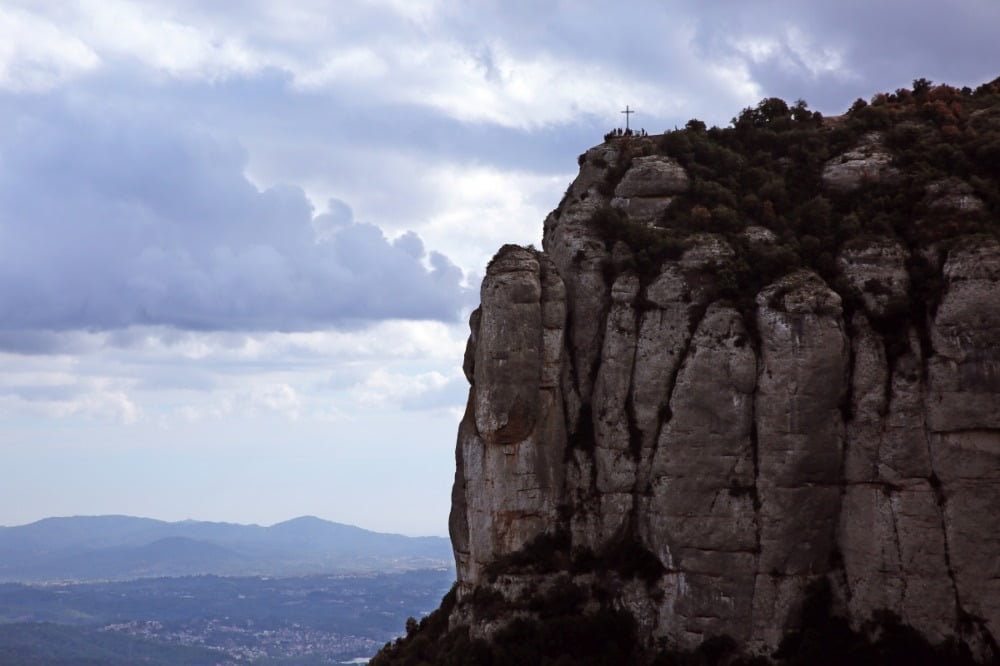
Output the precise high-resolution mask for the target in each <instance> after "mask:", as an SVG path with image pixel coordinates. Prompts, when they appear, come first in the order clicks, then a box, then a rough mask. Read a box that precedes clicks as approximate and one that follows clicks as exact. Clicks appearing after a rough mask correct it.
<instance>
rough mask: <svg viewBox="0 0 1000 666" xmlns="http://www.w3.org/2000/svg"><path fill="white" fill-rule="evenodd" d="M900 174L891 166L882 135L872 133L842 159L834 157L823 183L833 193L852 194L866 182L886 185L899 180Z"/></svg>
mask: <svg viewBox="0 0 1000 666" xmlns="http://www.w3.org/2000/svg"><path fill="white" fill-rule="evenodd" d="M898 175H899V170H898V169H896V168H895V167H894V166H893V165H892V156H891V155H890V154H889V153H888V152H886V150H885V147H884V145H883V139H882V135H881V134H879V133H878V132H872V133H870V134H867V135H865V136H864V137H863V138H862V140H861V142H860V143H859V144H858V145H857V146H855V147H854V148H853V149H852V150H849V151H847V152H846V153H844V154H843V155H839V156H837V157H834V158H833V159H831V160H830V161H829V162H827V164H826V167H825V168H824V169H823V183H824V184H825V185H826V186H827V187H828V188H830V189H831V190H836V191H841V192H844V191H851V190H856V189H858V188H859V187H861V186H862V185H863V184H864V183H866V182H872V181H886V180H891V179H894V178H896V177H897V176H898Z"/></svg>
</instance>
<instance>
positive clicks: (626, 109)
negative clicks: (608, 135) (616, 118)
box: [621, 104, 635, 130]
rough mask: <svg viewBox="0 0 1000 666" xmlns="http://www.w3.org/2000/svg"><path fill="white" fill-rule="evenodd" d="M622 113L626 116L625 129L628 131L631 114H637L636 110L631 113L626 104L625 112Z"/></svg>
mask: <svg viewBox="0 0 1000 666" xmlns="http://www.w3.org/2000/svg"><path fill="white" fill-rule="evenodd" d="M621 113H624V114H625V129H626V130H628V117H629V115H630V114H633V113H635V109H632V110H631V111H630V110H629V108H628V104H626V105H625V110H624V111H622V112H621Z"/></svg>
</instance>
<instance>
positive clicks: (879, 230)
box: [450, 80, 1000, 662]
mask: <svg viewBox="0 0 1000 666" xmlns="http://www.w3.org/2000/svg"><path fill="white" fill-rule="evenodd" d="M956 94H957V93H956ZM996 94H997V95H998V96H1000V80H998V82H997V90H996ZM772 107H774V108H779V107H777V106H775V105H772ZM772 107H768V108H772ZM935 108H936V107H935ZM997 109H998V114H1000V106H997ZM779 110H780V108H779ZM748 113H749V112H748ZM789 113H793V112H789ZM794 113H798V114H799V116H798V117H799V118H800V119H799V120H796V121H795V122H802V123H808V122H812V121H811V120H810V118H811V116H810V115H808V114H803V113H802V112H801V109H799V110H798V111H796V112H794ZM748 117H751V118H752V119H755V120H754V122H757V121H758V120H760V117H758V116H754V115H753V114H750V116H748ZM789 117H792V116H789ZM973 117H975V116H973ZM780 120H781V121H782V122H785V121H788V118H781V119H780ZM760 122H770V121H769V120H768V119H767V118H764V120H760ZM788 122H791V121H788ZM846 122H847V121H846V120H844V119H841V120H840V122H839V124H838V125H837V127H840V128H843V127H844V126H845V123H846ZM914 122H916V121H914ZM976 122H978V123H980V125H979V126H980V127H986V125H983V122H985V121H984V120H983V119H982V117H979V118H978V120H977V121H976ZM741 127H742V129H741V128H740V127H737V128H735V129H734V130H733V131H734V132H747V131H750V130H748V129H747V128H746V127H745V126H741ZM817 127H819V128H820V129H818V130H817V131H819V132H822V131H841V130H836V128H835V130H830V129H829V128H826V127H823V126H822V124H819V125H817ZM913 127H916V125H914V126H913ZM913 127H909V128H904V129H905V131H907V132H911V133H912V132H913V131H915V130H914V129H913ZM921 127H922V126H921ZM998 127H1000V124H998ZM932 129H933V131H934V132H937V131H938V130H937V129H936V128H932ZM920 131H924V130H920ZM942 132H943V130H942ZM709 134H710V133H706V131H705V130H704V129H703V128H702V129H698V128H697V127H694V128H693V129H690V130H689V132H688V134H686V135H683V136H679V137H678V136H670V135H664V137H661V138H655V137H650V138H647V137H641V138H639V139H635V140H633V141H632V142H631V143H629V142H627V141H626V140H625V139H618V138H612V139H609V140H608V141H606V142H605V143H604V144H601V145H600V146H597V147H595V148H592V149H590V150H589V151H587V152H586V153H585V154H584V155H582V156H581V159H580V167H581V168H580V174H579V176H578V177H577V179H576V180H575V181H574V182H573V183H572V185H571V186H570V188H569V189H568V190H567V193H566V196H565V197H564V199H563V201H562V202H561V203H560V204H559V207H558V208H557V209H556V210H555V211H553V212H552V213H551V214H550V215H549V216H548V217H547V218H546V220H545V223H544V236H543V248H544V250H542V251H539V250H536V249H534V248H522V247H517V246H510V245H508V246H504V247H503V248H501V250H500V251H499V252H498V253H497V255H496V256H495V257H494V259H493V261H492V262H491V263H490V265H489V267H488V269H487V271H486V277H485V278H484V280H483V285H482V292H481V301H482V304H481V306H480V308H479V309H478V310H477V311H476V312H475V313H473V315H472V317H471V319H470V328H471V332H470V337H469V345H468V350H467V353H466V357H465V364H464V368H465V373H466V376H467V378H468V379H469V382H470V385H471V387H470V392H469V401H468V407H467V411H466V414H465V417H464V418H463V420H462V423H461V425H460V428H459V435H458V444H457V450H456V460H457V470H456V476H455V485H454V489H453V506H452V513H451V521H450V528H451V535H452V540H453V544H454V548H455V555H456V561H457V565H458V588H457V602H456V605H455V607H454V610H452V611H450V612H451V614H450V626H451V627H452V629H462V628H463V627H468V634H467V636H472V637H489V636H491V635H493V634H494V633H495V632H497V631H499V630H500V629H501V628H502V627H503V626H504V625H505V623H509V622H510V621H512V620H513V619H515V618H521V619H523V618H525V617H538V616H539V614H540V612H541V611H540V610H539V609H540V608H544V605H545V603H547V602H546V601H544V600H545V599H549V598H550V595H552V594H555V593H556V592H558V591H559V590H563V591H564V592H565V590H566V589H572V590H575V591H577V592H580V591H581V590H582V591H586V594H584V596H583V598H582V599H577V601H578V602H579V608H581V609H582V610H581V612H584V613H590V612H594V610H595V609H596V608H605V607H611V608H615V609H620V610H622V611H624V612H627V613H629V614H630V615H631V616H632V617H633V618H634V620H635V623H636V626H637V628H638V635H639V639H640V640H641V641H642V642H643V643H644V644H645V645H647V646H663V645H666V646H669V647H670V648H671V649H678V650H689V649H694V648H696V647H697V646H698V645H699V644H701V643H702V642H703V641H705V640H706V639H709V638H713V637H721V636H726V637H728V638H727V639H726V640H731V641H732V644H733V645H735V646H736V647H737V649H738V650H739V651H740V652H741V653H743V654H745V655H764V656H770V655H773V654H774V651H775V649H776V648H777V647H778V646H779V644H780V643H781V642H782V639H783V638H784V637H785V636H787V635H788V632H790V631H794V630H795V629H796V627H797V626H799V622H800V621H801V618H802V608H803V606H804V604H806V603H807V601H808V599H809V596H810V594H813V592H812V591H813V590H815V589H816V586H817V584H819V583H822V584H823V585H825V586H826V588H825V589H828V590H829V591H830V594H831V597H830V604H831V608H830V612H832V613H834V614H836V615H838V616H840V617H843V618H846V620H847V622H848V623H849V625H850V627H852V628H853V629H855V630H858V631H863V630H865V629H864V628H865V627H871V626H874V625H873V624H872V622H876V621H884V620H885V618H887V617H888V618H897V619H898V622H900V623H902V624H903V625H907V626H909V627H911V628H913V629H914V630H916V632H918V634H919V635H920V636H923V637H924V638H925V639H926V640H927V641H928V642H929V643H931V644H933V645H945V644H952V645H959V646H963V647H962V649H963V650H968V654H970V655H971V656H972V658H973V659H975V660H977V661H981V662H985V661H989V660H991V659H996V658H1000V650H998V647H997V641H998V639H1000V531H998V530H997V529H996V515H997V512H998V510H1000V242H998V240H997V234H996V233H995V226H996V220H995V219H993V218H990V217H989V216H990V215H995V214H996V212H997V210H996V208H997V203H996V202H997V200H1000V199H998V198H997V197H994V198H993V199H992V200H991V199H990V196H989V188H990V187H992V186H990V185H989V184H988V183H987V181H986V180H985V178H986V175H988V174H989V173H994V174H995V166H989V165H987V166H985V167H983V168H982V169H980V170H979V171H977V172H975V173H978V174H979V175H978V176H976V175H975V174H973V176H974V177H969V178H968V180H967V181H966V180H962V179H958V178H953V177H944V178H942V177H940V175H937V174H931V175H925V176H919V177H918V176H906V177H907V178H909V180H908V181H907V182H908V183H912V187H913V190H911V191H916V192H918V195H917V196H916V197H903V196H897V195H896V194H894V193H893V191H892V190H891V188H892V187H895V186H897V185H898V183H899V182H902V178H903V176H904V175H905V174H903V173H902V172H901V171H900V170H899V169H898V168H897V166H896V165H895V163H894V159H895V158H894V157H893V156H892V155H891V154H890V150H889V148H887V147H886V146H887V144H886V143H885V137H884V136H883V135H882V134H880V133H872V132H868V133H865V134H861V133H860V132H859V134H858V135H857V136H860V140H858V138H857V136H855V138H854V139H852V140H853V141H855V143H854V144H853V145H856V148H854V149H852V150H850V151H848V152H847V153H842V154H840V156H839V157H836V158H834V159H833V160H827V155H829V154H831V153H829V152H828V153H823V157H822V158H821V159H819V160H815V161H814V162H809V161H808V158H804V161H801V162H799V163H796V162H794V160H793V159H792V158H791V157H781V158H780V159H777V158H776V159H775V160H774V161H773V163H772V164H771V165H770V166H769V167H768V168H770V169H771V171H770V172H769V173H770V174H771V175H768V176H767V177H764V176H761V175H760V171H759V170H758V172H756V173H750V174H749V175H747V178H748V179H749V180H748V181H747V182H751V183H756V185H751V187H759V190H760V193H759V196H758V193H757V192H756V191H752V192H751V193H750V194H747V195H742V198H739V197H736V196H731V195H727V194H726V193H725V192H724V191H722V190H723V189H724V188H722V186H720V185H719V184H718V183H719V182H727V183H732V182H736V176H733V177H732V178H730V176H731V175H732V174H731V173H730V172H727V171H725V169H726V168H730V167H726V166H725V165H727V164H728V165H730V166H732V165H735V167H732V168H743V166H745V162H742V161H740V159H737V158H734V157H733V156H732V155H733V154H734V153H733V152H732V151H731V150H730V149H729V148H725V146H727V145H733V144H725V141H724V139H725V137H724V136H723V135H722V133H721V132H718V133H716V134H715V135H714V136H715V137H716V139H717V140H718V143H717V144H715V145H709V144H708V143H704V142H707V141H710V140H714V139H712V137H711V136H709ZM739 136H740V138H739V141H746V140H747V139H746V135H745V134H743V135H739ZM934 136H938V135H934ZM941 136H945V137H950V136H954V132H952V131H950V130H949V132H947V133H942V134H941ZM969 136H972V135H971V134H970V135H969ZM719 137H721V138H719ZM764 140H766V141H768V142H771V143H765V144H763V145H765V146H769V147H770V146H773V140H774V139H773V133H772V134H771V135H767V136H766V137H765V139H762V141H764ZM699 141H701V142H703V143H702V144H698V142H699ZM696 145H701V148H700V149H699V150H701V153H698V152H697V151H696V150H695V149H694V148H692V146H696ZM841 145H843V144H841ZM969 145H970V146H971V147H970V148H969V152H968V153H967V154H969V155H975V154H979V152H982V151H981V150H980V149H979V148H978V147H977V146H975V145H973V144H969ZM998 145H1000V144H998ZM720 146H722V147H721V148H720ZM769 149H770V148H769ZM671 150H676V151H679V154H687V155H688V158H687V159H689V160H693V159H695V157H691V155H695V156H696V155H697V154H702V155H708V156H709V157H708V158H706V159H710V160H714V162H712V163H703V164H702V165H701V167H700V168H701V171H700V172H699V173H701V175H700V176H698V178H696V177H695V176H694V175H692V173H687V172H686V171H685V168H684V167H683V166H682V161H680V160H678V159H675V158H674V157H672V156H669V154H670V151H671ZM727 150H729V152H728V153H727V152H726V151H727ZM684 151H688V152H687V153H685V152H684ZM712 151H715V152H712ZM976 151H979V152H976ZM939 152H940V154H941V155H948V154H950V153H948V151H947V150H942V151H939ZM760 155H761V153H759V152H758V153H757V154H756V157H755V158H754V159H757V160H759V159H760ZM949 159H951V158H949ZM715 163H718V164H722V165H723V166H721V167H719V169H720V171H717V172H716V173H718V174H721V175H719V176H718V178H717V181H716V182H706V178H707V176H705V174H706V173H709V172H710V170H711V168H712V166H711V164H715ZM796 164H798V165H799V166H796ZM803 164H805V165H806V166H808V165H809V164H814V165H815V166H814V167H812V168H814V171H813V172H812V173H811V174H805V175H803V173H801V172H796V171H795V169H799V168H805V167H803V166H802V165H803ZM977 168H978V167H977ZM990 169H993V171H992V172H991V171H990ZM983 174H986V175H983ZM743 175H746V174H743V172H739V173H738V174H737V176H740V177H742V176H743ZM699 178H700V179H701V180H700V181H699ZM776 178H785V179H786V181H785V182H787V183H792V182H794V183H797V186H799V187H813V188H815V189H814V191H813V190H804V191H800V192H799V193H798V194H797V195H796V196H798V197H799V199H798V201H799V202H800V203H799V204H796V205H798V206H799V208H798V209H796V210H795V212H794V213H793V214H788V211H789V209H790V208H791V205H790V204H789V203H788V200H789V194H788V191H787V190H786V189H783V188H782V187H778V186H776V185H775V182H776V181H775V179H776ZM920 178H924V180H922V181H921V180H920ZM977 178H978V180H976V179H977ZM727 179H728V180H727ZM769 179H770V180H769ZM969 183H974V184H975V187H973V185H970V184H969ZM984 183H987V184H986V185H984ZM880 188H881V189H880ZM697 192H700V193H702V195H704V196H707V197H715V198H714V199H712V200H711V201H710V202H708V203H707V204H706V205H705V206H701V205H700V202H699V201H698V200H697V199H696V198H694V193H697ZM720 192H722V193H721V194H720ZM984 192H986V193H987V194H986V195H983V193H984ZM827 197H828V198H827ZM837 197H840V198H837ZM879 197H880V198H879ZM893 197H895V198H893ZM875 199H877V200H878V201H910V202H911V203H912V207H911V208H909V209H907V211H906V212H905V213H903V214H895V215H893V214H892V213H893V211H888V213H887V212H886V209H884V208H883V209H873V208H872V207H871V206H872V203H871V201H872V200H875ZM678 201H681V202H684V205H685V206H687V208H686V209H685V210H683V211H679V212H678V211H676V210H675V209H674V206H676V205H677V202H678ZM879 205H882V204H879ZM782 206H784V207H785V210H784V211H782V210H780V208H781V207H782ZM851 206H853V207H854V208H851ZM990 206H992V208H990ZM737 208H738V209H739V210H738V211H737V210H736V209H737ZM696 210H697V211H698V212H697V214H695V213H694V212H692V211H696ZM854 211H859V212H858V213H855V212H854ZM873 211H874V212H873ZM991 211H992V212H991ZM781 214H785V215H786V217H784V218H782V219H781V220H779V219H778V217H777V216H778V215H781ZM743 215H746V216H751V217H750V219H742V217H741V216H743ZM671 216H673V217H671ZM865 216H867V217H865ZM880 216H881V217H880ZM862 217H864V219H861V218H862ZM967 220H971V222H968V225H969V226H968V228H969V229H970V230H971V231H970V232H966V231H965V230H964V229H965V227H963V226H962V225H963V224H966V221H967ZM864 224H868V225H870V228H868V229H865V230H864V233H861V232H859V230H858V227H859V225H864ZM609 225H611V226H609ZM613 225H618V226H617V227H615V226H613ZM671 225H673V226H671ZM837 225H841V226H839V227H837ZM984 230H985V231H986V232H988V233H981V232H983V231H984ZM977 233H978V235H976V234H977ZM824 234H825V235H824ZM838 234H839V235H838ZM821 238H823V239H826V240H820V239H821ZM789 257H792V259H789ZM796 257H797V258H798V259H796ZM567 586H568V587H567ZM547 595H548V596H547ZM484 600H486V601H484ZM484 607H485V608H486V609H487V611H488V612H487V611H483V608H484ZM880 618H881V619H880ZM893 621H896V620H895V619H894V620H893ZM462 630H463V631H464V629H462ZM949 642H950V643H949Z"/></svg>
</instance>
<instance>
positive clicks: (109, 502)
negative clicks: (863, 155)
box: [0, 0, 1000, 535]
mask: <svg viewBox="0 0 1000 666" xmlns="http://www.w3.org/2000/svg"><path fill="white" fill-rule="evenodd" d="M998 31H1000V3H998V2H997V1H996V0H952V1H951V2H948V3H945V2H941V1H939V0H907V1H906V2H903V1H901V0H886V1H883V2H879V1H874V2H873V1H872V0H866V1H865V2H860V1H858V0H841V1H840V2H837V3H819V2H803V1H801V0H796V1H795V2H789V1H785V0H770V1H768V0H764V1H761V2H754V3H749V2H735V1H729V0H718V1H713V2H706V1H705V0H698V1H695V0H691V1H688V0H683V1H673V2H672V1H670V0H658V1H648V2H647V1H642V0H639V1H633V2H631V3H628V4H627V5H622V6H621V8H620V9H612V8H611V6H610V5H609V3H606V2H600V3H599V2H591V1H589V0H577V1H574V2H568V1H564V0H552V1H549V2H545V1H542V0H534V1H531V2H527V1H524V0H506V1H504V2H499V1H495V2H494V1H488V0H449V1H444V0H352V1H351V2H348V1H346V0H326V1H321V0H281V1H280V2H279V1H277V0H207V1H206V0H149V1H148V2H144V1H141V0H3V2H2V3H0V114H2V115H0V118H2V119H3V120H2V122H0V364H2V365H0V368H2V370H0V525H16V524H22V523H26V522H30V521H33V520H37V519H39V518H42V517H45V516H50V515H73V514H102V513H125V514H131V515H142V516H149V517H154V518H161V519H166V520H181V519H185V518H194V519H204V520H223V521H233V522H246V523H250V522H253V523H260V524H271V523H274V522H277V521H281V520H285V519H288V518H291V517H294V516H298V515H303V514H312V515H317V516H320V517H323V518H327V519H330V520H336V521H340V522H348V523H353V524H357V525H361V526H363V527H367V528H370V529H377V530H384V531H395V532H402V533H406V534H442V535H443V534H446V532H447V513H448V504H449V493H450V487H451V479H452V475H453V473H454V461H453V450H454V440H455V430H456V425H457V423H458V419H459V417H460V414H461V410H462V407H463V404H464V400H465V395H466V392H467V385H466V383H465V380H464V378H463V377H462V374H461V370H460V364H461V358H462V352H463V350H464V345H465V337H466V335H467V332H468V329H467V324H466V321H467V317H468V313H469V311H470V310H471V309H472V308H473V307H475V304H476V303H477V301H478V283H479V279H480V277H481V276H482V273H483V270H484V266H485V263H486V261H487V260H488V259H489V257H490V256H492V254H493V253H494V252H495V251H496V249H497V248H498V247H499V246H500V245H501V244H503V243H505V242H516V243H522V244H527V243H535V244H538V243H539V242H540V237H541V225H542V219H543V218H544V216H545V214H546V213H547V212H548V211H549V210H551V209H552V208H554V207H555V205H556V204H557V203H558V200H559V197H560V196H561V194H562V192H563V191H564V190H565V188H566V186H567V185H568V183H569V181H570V180H571V178H572V177H573V176H574V174H575V170H576V156H577V155H578V154H579V153H581V152H583V151H584V150H585V149H586V148H588V147H589V146H591V145H593V144H595V143H598V142H599V141H600V140H601V136H602V134H603V133H604V132H605V131H606V130H607V129H608V128H610V127H612V126H613V125H617V124H620V122H621V118H622V116H621V114H620V113H619V111H620V110H621V109H622V108H624V106H625V105H626V104H629V105H630V106H631V107H632V108H635V109H636V110H637V113H636V115H635V116H634V117H633V123H634V124H635V125H636V126H641V127H645V128H646V129H647V130H648V131H650V132H659V131H662V130H664V129H667V128H672V127H675V126H681V125H683V124H684V123H685V122H686V121H687V120H688V119H690V118H700V119H702V120H705V121H706V122H708V123H709V124H717V125H726V124H727V123H728V122H729V120H730V119H731V118H732V117H733V116H735V115H736V114H737V113H738V112H739V111H740V109H742V108H743V107H746V106H749V105H752V104H755V103H756V102H757V101H759V100H760V99H761V98H763V97H770V96H778V97H783V98H785V99H787V100H789V101H794V100H796V99H799V98H802V99H805V100H806V101H807V102H808V103H809V105H810V107H811V108H814V109H818V110H820V111H822V112H824V113H827V114H836V113H840V112H842V111H844V110H845V109H846V108H847V107H848V106H849V105H850V104H851V102H852V101H853V100H854V99H856V98H858V97H865V98H868V97H870V96H871V95H872V94H873V93H875V92H878V91H881V90H894V89H896V88H899V87H902V86H908V85H909V84H910V82H911V81H912V80H913V79H915V78H918V77H925V78H928V79H931V80H933V81H935V82H947V83H951V84H953V85H958V86H962V85H971V86H976V85H978V84H980V83H983V82H985V81H988V80H992V79H993V78H995V77H996V76H998V75H1000V40H997V39H996V34H997V32H998Z"/></svg>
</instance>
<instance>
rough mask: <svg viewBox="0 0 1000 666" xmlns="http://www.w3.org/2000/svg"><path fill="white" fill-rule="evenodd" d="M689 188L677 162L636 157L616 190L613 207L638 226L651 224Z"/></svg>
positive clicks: (688, 181) (687, 181) (651, 157)
mask: <svg viewBox="0 0 1000 666" xmlns="http://www.w3.org/2000/svg"><path fill="white" fill-rule="evenodd" d="M690 185H691V181H690V179H689V178H688V175H687V172H686V171H684V168H683V167H682V166H681V165H680V164H678V163H677V161H676V160H673V159H671V158H669V157H667V156H665V155H650V156H648V157H637V158H636V159H635V160H634V162H633V163H632V165H631V167H630V168H629V170H628V171H627V172H626V173H625V177H624V178H622V180H621V182H619V183H618V186H617V187H616V188H615V196H614V198H613V199H612V200H611V205H612V206H614V207H615V208H620V209H622V210H623V211H625V213H626V214H628V216H629V217H630V218H631V219H633V220H635V221H637V222H643V223H645V224H652V223H653V222H655V221H656V220H658V219H659V218H660V216H662V215H663V212H664V211H666V210H667V208H669V207H670V204H671V203H672V202H673V200H674V197H676V196H677V195H678V194H682V193H684V192H686V191H687V189H688V188H689V187H690Z"/></svg>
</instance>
